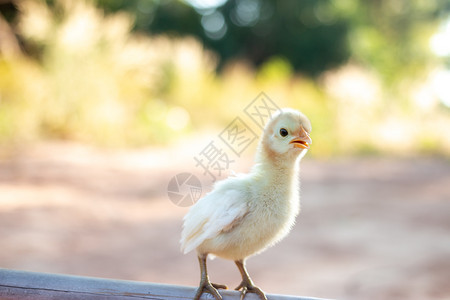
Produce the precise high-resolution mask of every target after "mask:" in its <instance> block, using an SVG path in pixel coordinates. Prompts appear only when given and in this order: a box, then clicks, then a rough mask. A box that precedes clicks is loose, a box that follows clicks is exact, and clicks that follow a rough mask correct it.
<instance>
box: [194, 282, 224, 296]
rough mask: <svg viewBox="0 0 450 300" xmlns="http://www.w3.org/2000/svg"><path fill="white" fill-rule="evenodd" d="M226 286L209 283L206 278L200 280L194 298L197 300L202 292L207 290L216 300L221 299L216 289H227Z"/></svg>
mask: <svg viewBox="0 0 450 300" xmlns="http://www.w3.org/2000/svg"><path fill="white" fill-rule="evenodd" d="M227 288H228V287H227V286H226V285H223V284H216V283H211V282H210V281H209V280H208V279H206V280H202V281H201V282H200V286H199V287H198V289H197V293H196V294H195V297H194V300H199V299H200V297H201V296H202V294H203V292H208V293H210V294H212V295H213V296H214V298H216V300H222V296H221V295H220V294H219V292H218V291H217V289H227Z"/></svg>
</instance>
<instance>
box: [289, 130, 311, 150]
mask: <svg viewBox="0 0 450 300" xmlns="http://www.w3.org/2000/svg"><path fill="white" fill-rule="evenodd" d="M289 144H293V145H294V148H301V149H309V146H310V145H311V144H312V140H311V137H310V136H309V134H308V133H307V132H306V131H305V129H304V128H303V126H302V127H301V128H300V133H299V136H298V137H296V138H293V139H292V140H291V141H290V142H289Z"/></svg>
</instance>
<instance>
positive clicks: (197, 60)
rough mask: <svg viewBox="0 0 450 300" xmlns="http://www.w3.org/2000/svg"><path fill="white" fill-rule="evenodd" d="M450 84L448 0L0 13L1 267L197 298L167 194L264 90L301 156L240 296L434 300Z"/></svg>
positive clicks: (109, 3)
mask: <svg viewBox="0 0 450 300" xmlns="http://www.w3.org/2000/svg"><path fill="white" fill-rule="evenodd" d="M449 86H450V2H449V1H448V0H427V1H425V0H409V1H407V0H397V1H387V0H378V1H357V0H339V1H334V0H301V1H296V0H284V1H275V0H241V1H237V0H228V1H227V0H203V1H202V0H190V1H175V0H97V1H88V0H82V1H75V0H73V1H71V0H54V1H50V0H48V1H37V0H17V1H8V0H3V1H0V240H1V242H0V243H1V249H2V251H1V253H0V267H4V268H14V269H24V270H31V271H43V272H61V273H70V274H80V275H90V276H103V277H113V278H122V279H133V280H145V281H154V282H162V283H172V284H185V285H196V284H197V281H198V277H199V274H198V272H199V271H198V267H197V262H196V258H195V255H194V254H192V253H191V254H189V255H186V256H184V255H182V254H181V253H180V252H179V251H178V249H179V245H178V239H179V236H180V230H181V229H180V227H181V224H182V222H181V219H182V216H183V215H184V213H185V212H186V211H187V208H183V207H179V206H177V205H174V204H173V203H172V202H171V201H170V200H169V199H168V197H167V183H168V182H169V180H170V179H171V178H172V177H173V176H175V175H176V174H178V173H181V172H190V173H194V174H196V175H197V176H198V178H199V179H200V180H201V182H202V187H203V193H205V192H207V191H208V190H209V189H211V185H212V182H211V178H209V177H208V176H206V175H205V173H204V172H203V170H202V169H201V168H199V166H198V165H196V164H195V161H194V159H193V158H194V157H195V156H198V155H199V153H201V151H202V150H203V149H205V146H207V145H208V144H209V143H210V142H211V141H216V143H217V144H219V142H220V140H217V137H218V135H219V134H220V133H221V132H222V131H223V130H224V128H226V126H227V125H228V124H230V122H231V121H232V120H233V119H234V118H235V117H237V116H240V117H242V118H243V120H244V121H245V122H251V121H249V119H245V114H244V113H243V111H244V109H245V108H246V107H247V105H249V103H251V102H252V101H253V100H254V99H255V98H256V97H257V96H258V95H260V93H261V92H264V93H265V95H267V96H268V97H269V98H270V99H271V100H272V101H273V102H274V103H276V105H277V106H279V107H286V106H288V107H293V108H296V109H299V110H301V111H303V112H304V113H305V114H306V115H307V116H309V118H310V119H311V121H312V125H313V133H312V138H313V141H314V144H313V147H312V148H311V150H310V152H309V153H308V155H307V156H306V158H305V159H304V161H303V165H302V199H303V200H302V207H303V212H302V214H301V217H300V218H299V220H298V222H297V225H296V227H295V228H294V230H293V232H292V234H291V235H290V236H289V237H288V238H287V239H286V240H285V241H283V242H281V243H280V244H279V245H278V246H276V247H274V248H272V249H270V250H268V251H267V252H265V253H264V254H261V255H259V256H257V257H255V258H253V259H251V260H250V261H249V266H248V267H249V269H250V272H251V274H253V277H254V280H255V282H256V283H257V284H259V285H260V286H261V287H262V289H263V290H265V291H267V292H269V293H283V294H297V295H308V296H315V297H329V298H343V297H344V298H346V299H425V298H431V299H448V298H449V297H450V289H449V287H448V283H447V281H448V277H449V275H450V240H449V239H448V234H449V230H450V188H449V186H450V164H449V157H450V134H449V133H448V132H449V129H450V88H449ZM253 129H254V130H255V132H256V133H257V134H259V131H258V128H253ZM219 145H220V144H219ZM221 145H222V147H225V146H224V145H223V144H221ZM254 146H255V145H252V147H249V148H248V150H246V151H245V152H244V153H243V155H242V156H240V157H236V156H234V157H231V155H230V157H231V158H232V159H233V160H234V163H233V164H232V166H231V167H230V169H233V170H235V171H243V172H245V171H247V170H248V169H249V167H250V166H251V164H252V156H253V153H254ZM225 175H226V174H225V173H224V174H220V176H218V177H219V178H222V177H224V176H225ZM211 277H212V279H213V280H214V281H216V282H220V283H226V284H229V285H231V286H234V285H237V284H238V283H239V273H238V272H237V270H235V267H234V265H233V264H232V263H230V262H224V261H220V260H215V261H213V262H212V263H211Z"/></svg>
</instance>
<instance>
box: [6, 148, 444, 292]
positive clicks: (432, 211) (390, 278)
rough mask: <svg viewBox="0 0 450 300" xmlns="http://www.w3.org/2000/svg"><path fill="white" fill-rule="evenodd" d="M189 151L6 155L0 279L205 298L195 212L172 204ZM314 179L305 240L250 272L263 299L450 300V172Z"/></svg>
mask: <svg viewBox="0 0 450 300" xmlns="http://www.w3.org/2000/svg"><path fill="white" fill-rule="evenodd" d="M179 150H180V149H179V148H178V149H145V150H135V151H107V150H99V149H94V148H89V147H85V146H80V145H73V144H72V145H71V144H45V145H40V146H35V147H32V148H31V149H28V150H26V151H18V152H16V153H15V154H14V155H7V156H5V155H3V157H2V158H1V159H0V243H1V244H0V249H1V250H0V267H2V268H12V269H20V270H29V271H41V272H55V273H68V274H77V275H87V276H98V277H109V278H118V279H130V280H142V281H152V282H160V283H170V284H180V285H192V286H195V285H197V283H198V280H199V270H198V266H197V260H196V258H195V255H194V254H193V253H190V254H187V255H183V254H181V253H180V251H179V244H178V240H179V237H180V228H181V224H182V217H183V215H184V214H185V213H186V211H187V208H182V207H178V206H176V205H174V204H173V203H172V202H171V201H170V200H169V199H168V196H167V184H168V182H169V180H170V179H171V178H172V177H173V176H174V175H176V174H177V173H180V172H183V171H186V170H192V168H191V165H192V156H191V155H179ZM185 151H188V152H189V151H190V150H185ZM177 154H178V155H177ZM250 163H251V162H250V161H248V160H246V161H242V162H240V163H239V164H240V165H241V166H242V169H243V170H245V169H246V168H248V166H249V164H250ZM301 168H302V174H301V178H302V183H301V186H302V212H301V215H300V217H299V218H298V222H297V224H296V226H295V228H294V229H293V231H292V232H291V234H290V235H289V236H288V237H287V238H286V239H285V240H283V241H282V242H281V243H279V244H278V245H276V246H275V247H273V248H271V249H269V250H267V251H266V252H264V253H262V254H260V255H258V256H255V257H253V258H251V259H249V260H248V269H249V271H250V273H251V275H252V277H253V279H254V281H255V282H256V284H257V285H259V286H260V287H261V288H262V289H263V290H265V291H266V292H268V293H280V294H294V295H303V296H313V297H323V298H333V299H366V300H371V299H384V300H389V299H413V300H415V299H450V285H449V284H448V282H449V278H450V163H449V161H447V160H444V159H437V158H425V159H417V158H416V159H395V158H347V159H338V160H334V159H333V160H328V161H317V160H311V159H308V157H306V158H305V159H304V161H303V162H302V167H301ZM197 171H199V170H196V172H197ZM198 175H199V178H200V179H201V180H202V186H203V188H204V191H207V190H208V188H209V187H210V182H209V180H208V178H206V177H205V176H202V174H201V172H200V173H199V174H198ZM209 270H210V276H211V278H212V280H213V281H214V282H218V283H225V284H228V285H229V286H231V287H234V286H235V285H237V284H238V283H239V282H240V278H239V273H238V271H237V269H236V268H235V266H234V264H233V263H232V262H229V261H224V260H221V259H215V260H213V261H210V262H209Z"/></svg>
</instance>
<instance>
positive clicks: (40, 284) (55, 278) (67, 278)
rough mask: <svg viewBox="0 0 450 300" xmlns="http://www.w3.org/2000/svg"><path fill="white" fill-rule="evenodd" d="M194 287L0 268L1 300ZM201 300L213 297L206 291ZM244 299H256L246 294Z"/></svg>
mask: <svg viewBox="0 0 450 300" xmlns="http://www.w3.org/2000/svg"><path fill="white" fill-rule="evenodd" d="M195 291H196V287H187V286H177V285H168V284H156V283H147V282H136V281H126V280H114V279H102V278H92V277H81V276H72V275H57V274H46V273H34V272H25V271H15V270H7V269H0V299H2V300H3V299H5V300H17V299H33V300H44V299H45V300H47V299H58V300H66V299H74V300H79V299H83V300H91V299H95V300H99V299H114V300H125V299H127V300H136V299H158V300H163V299H167V300H176V299H186V300H187V299H192V297H193V296H194V294H195ZM220 293H221V295H222V296H223V299H224V300H232V299H233V300H238V299H239V297H240V294H239V292H237V291H229V290H226V291H224V290H221V291H220ZM202 298H203V299H214V298H213V297H212V296H210V295H209V294H207V293H205V294H203V296H202ZM245 299H246V300H258V298H257V297H256V295H254V294H247V295H246V297H245ZM268 299H269V300H318V298H307V297H296V296H281V295H268Z"/></svg>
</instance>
